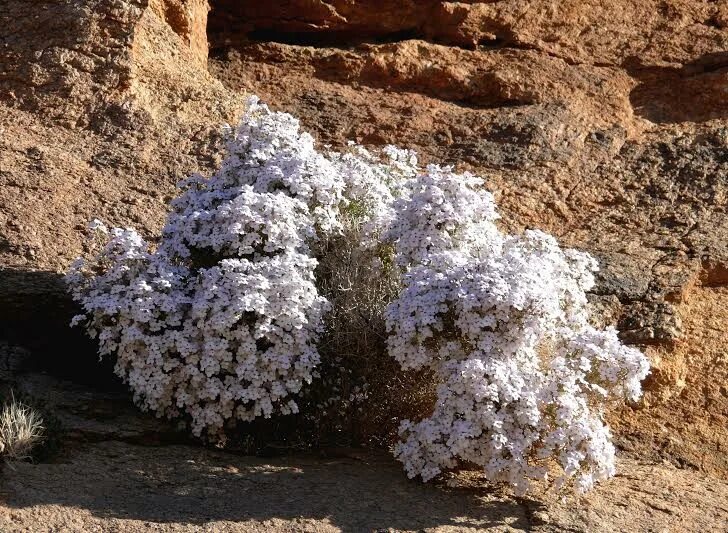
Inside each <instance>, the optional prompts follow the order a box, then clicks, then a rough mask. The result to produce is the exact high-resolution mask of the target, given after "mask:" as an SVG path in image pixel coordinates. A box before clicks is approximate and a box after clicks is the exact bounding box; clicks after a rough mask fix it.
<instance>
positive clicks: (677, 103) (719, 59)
mask: <svg viewBox="0 0 728 533" xmlns="http://www.w3.org/2000/svg"><path fill="white" fill-rule="evenodd" d="M626 69H627V72H628V73H629V74H630V75H631V76H633V77H634V78H636V79H637V80H639V81H640V84H639V85H637V87H635V88H634V89H633V90H632V92H631V93H630V95H629V99H630V102H631V104H632V107H633V108H634V111H635V113H636V114H637V115H639V116H641V117H643V118H646V119H648V120H650V121H651V122H654V123H656V124H669V123H679V122H706V121H708V120H713V119H725V118H728V93H727V92H726V91H728V52H718V53H712V54H706V55H704V56H701V57H699V58H698V59H696V60H694V61H691V62H689V63H686V64H685V65H683V66H682V67H681V68H673V67H642V66H640V65H639V64H638V63H637V61H636V60H634V61H631V62H628V64H627V65H626Z"/></svg>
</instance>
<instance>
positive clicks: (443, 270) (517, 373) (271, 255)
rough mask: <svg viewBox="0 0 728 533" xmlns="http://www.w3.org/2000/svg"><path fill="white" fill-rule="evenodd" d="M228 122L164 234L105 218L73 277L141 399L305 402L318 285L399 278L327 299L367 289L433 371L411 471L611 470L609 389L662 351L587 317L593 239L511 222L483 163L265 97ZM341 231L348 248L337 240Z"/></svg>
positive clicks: (253, 405)
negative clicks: (587, 246) (221, 145)
mask: <svg viewBox="0 0 728 533" xmlns="http://www.w3.org/2000/svg"><path fill="white" fill-rule="evenodd" d="M226 137H227V139H228V153H227V156H226V158H225V159H224V160H223V162H222V164H221V167H220V169H219V170H218V171H216V172H215V173H214V174H213V175H212V176H211V177H210V178H209V179H205V178H202V177H201V176H198V175H195V176H192V177H191V178H189V179H187V180H184V181H183V182H181V183H180V187H181V188H182V192H181V194H180V196H179V197H178V198H176V199H175V200H173V202H172V203H171V212H170V214H169V216H168V218H167V223H166V225H165V227H164V230H163V232H162V238H161V241H160V243H159V246H158V247H157V248H156V249H152V248H150V247H149V246H148V245H147V243H146V242H145V241H144V240H143V239H142V238H141V236H140V235H139V234H138V233H136V232H135V231H134V230H133V229H121V228H114V229H112V230H111V231H108V230H107V229H106V227H105V226H104V225H103V224H102V223H101V222H99V221H97V220H94V221H93V222H92V223H91V224H90V226H89V228H90V229H92V230H99V231H101V232H104V233H108V240H107V241H106V243H105V244H104V246H103V248H102V249H101V250H100V252H99V253H98V254H97V255H96V256H95V257H93V258H91V259H90V260H78V261H76V262H74V264H73V265H72V267H71V269H70V271H69V273H68V275H67V277H66V280H67V282H68V285H69V289H70V291H71V294H72V295H73V297H74V299H75V300H76V301H77V302H79V304H80V305H81V306H82V308H83V311H84V312H83V314H82V315H78V316H76V317H74V319H73V324H82V325H83V326H84V327H85V328H86V330H87V332H88V334H89V335H90V336H91V337H94V338H98V342H99V353H100V355H102V356H105V355H113V356H115V358H116V365H115V371H116V373H117V374H118V375H119V376H121V377H122V378H123V379H124V380H125V381H126V383H128V385H129V386H130V388H131V389H132V390H133V392H134V398H135V401H136V402H137V403H138V404H139V405H140V406H141V407H142V408H143V409H149V410H152V411H155V412H156V413H157V414H159V415H163V416H168V417H178V416H182V417H185V418H186V419H187V420H188V421H189V423H190V427H191V429H192V431H193V433H194V434H196V435H199V434H201V433H202V432H203V431H204V432H208V433H212V434H214V433H218V432H221V431H223V429H224V426H225V424H226V422H228V421H231V420H234V419H237V420H246V421H247V420H252V419H254V418H256V417H260V416H263V417H271V416H274V415H281V414H283V415H285V414H290V413H296V412H298V405H297V404H296V402H295V399H294V398H295V396H296V395H298V394H299V393H300V392H301V391H302V389H303V387H304V386H305V385H306V384H308V383H310V382H311V381H312V379H314V377H315V376H316V375H317V374H318V372H317V370H316V366H317V365H318V364H319V361H320V355H319V352H318V349H317V341H318V340H319V337H320V335H321V334H322V332H323V328H324V325H325V322H324V315H325V313H326V312H327V311H328V310H329V308H330V307H331V305H332V304H330V303H329V302H328V301H327V300H326V298H324V297H323V296H322V295H321V292H323V293H324V294H329V293H330V292H331V291H332V290H333V291H334V292H335V291H339V293H338V294H341V293H345V292H346V291H353V290H365V291H366V290H370V288H372V287H378V288H377V289H376V290H379V291H380V293H379V294H380V295H381V294H391V293H392V291H393V289H392V287H395V286H397V283H399V285H398V287H399V290H398V296H397V297H396V298H393V299H392V301H390V302H389V305H388V306H386V309H383V307H384V304H382V303H381V300H379V302H380V303H378V304H377V305H373V304H372V303H371V302H372V301H373V299H372V298H368V296H369V295H367V294H364V295H361V296H362V297H361V298H359V299H356V298H354V299H351V298H350V299H346V298H341V299H336V298H334V300H336V301H334V303H333V305H334V306H338V308H337V309H336V312H337V313H341V316H346V313H345V312H344V311H346V312H351V309H350V307H351V302H355V303H357V305H368V307H367V312H368V313H374V314H375V315H376V318H377V320H380V319H383V320H384V322H385V323H386V329H387V332H388V334H389V336H388V339H387V347H388V351H389V354H390V355H391V356H392V357H393V358H394V359H395V360H396V361H397V362H398V363H399V364H400V365H401V367H402V369H405V370H407V369H422V368H425V367H429V368H432V369H434V370H435V372H436V374H437V376H439V380H440V384H439V386H438V389H437V402H436V403H435V407H434V410H433V412H432V414H431V415H430V416H429V417H427V418H425V419H424V420H421V421H418V422H413V421H409V420H405V421H403V422H402V425H401V428H400V435H401V438H402V439H401V441H400V442H399V443H398V444H397V445H396V447H395V455H396V456H397V458H398V459H399V460H400V461H402V462H403V464H404V468H405V471H406V472H407V475H409V476H410V477H415V476H421V477H422V479H424V480H428V479H431V478H432V477H434V476H437V475H438V474H440V473H441V472H443V471H444V470H447V469H450V468H454V467H455V466H457V464H458V462H459V461H466V462H468V463H471V464H477V465H480V466H481V467H482V468H483V470H484V472H485V474H486V476H487V477H488V478H489V479H492V480H501V481H506V482H508V483H511V484H512V485H513V486H514V487H515V488H516V490H517V491H519V492H524V491H526V490H527V489H528V483H529V480H531V479H544V478H545V476H546V472H547V468H546V466H547V465H546V461H548V460H554V461H556V462H557V463H558V464H559V465H560V467H561V469H562V471H563V475H562V477H560V478H559V479H557V480H556V483H557V484H564V483H566V482H568V481H571V482H573V485H574V486H575V487H576V489H577V490H588V489H589V488H591V487H592V486H593V484H594V483H595V482H598V481H600V480H603V479H605V478H607V477H609V476H612V475H614V447H613V445H612V444H611V440H610V434H609V429H608V428H607V427H606V426H605V424H604V423H603V421H602V413H601V411H600V409H601V406H602V405H604V403H605V401H606V400H607V399H609V398H610V397H613V396H618V397H622V398H625V399H629V400H635V399H637V398H638V397H639V396H640V394H641V388H640V382H641V380H642V379H644V377H645V376H646V375H647V372H648V370H649V367H648V363H647V359H646V358H645V357H644V355H643V354H642V353H640V352H639V351H638V350H636V349H634V348H629V347H626V346H623V345H622V344H621V343H620V341H619V339H618V337H617V333H616V331H615V330H614V329H607V330H604V331H600V330H597V329H595V328H593V327H592V326H590V325H589V323H588V320H587V319H588V310H587V300H586V294H585V291H587V290H589V289H590V288H591V287H592V286H593V284H594V276H593V271H594V270H596V261H595V260H594V259H593V258H591V257H590V256H589V255H588V254H585V253H581V252H577V251H575V250H563V249H561V248H560V247H559V245H558V243H557V242H556V240H555V239H554V238H553V237H551V236H550V235H548V234H546V233H543V232H540V231H526V232H525V233H524V234H523V235H520V236H513V235H506V234H503V233H501V231H500V230H499V229H498V227H497V226H496V221H497V219H498V218H499V216H498V213H497V210H496V206H495V202H494V199H493V196H492V195H491V194H490V193H489V192H487V191H485V190H484V189H483V180H481V179H480V178H478V177H476V176H473V175H471V174H468V173H465V174H457V173H454V172H453V170H452V169H451V168H449V167H440V166H437V165H430V166H428V167H427V168H426V169H424V170H423V169H421V168H419V167H418V164H417V158H416V156H415V155H414V153H413V152H411V151H408V150H401V149H398V148H394V147H387V148H385V149H384V150H383V151H382V153H381V154H379V155H377V154H375V153H373V152H370V151H368V150H366V149H364V148H362V147H359V146H356V145H354V144H352V145H350V146H349V147H347V149H346V150H345V151H344V152H342V153H329V154H323V153H321V152H319V151H317V150H316V148H315V145H314V141H313V138H312V137H311V136H310V135H308V134H307V133H302V132H300V131H299V123H298V121H297V120H296V119H295V118H293V117H292V116H290V115H287V114H285V113H273V112H271V111H270V110H269V109H268V108H267V107H266V106H264V105H260V104H259V103H258V100H257V98H255V97H253V98H251V99H250V101H249V108H248V111H247V113H246V114H245V116H244V117H243V120H242V121H241V123H240V125H239V126H238V127H237V128H235V129H234V130H232V129H230V130H229V131H228V132H227V134H226ZM380 156H381V157H380ZM342 235H344V236H347V238H349V239H350V241H346V244H345V246H348V247H349V248H348V249H345V250H341V249H332V248H331V247H332V246H338V245H337V244H336V243H337V242H339V241H336V240H335V237H337V236H342ZM332 239H333V240H332ZM332 242H333V243H335V244H333V245H332V244H331V243H332ZM326 254H341V257H344V258H345V259H346V260H345V261H343V262H341V263H336V262H335V261H333V262H331V261H328V259H329V258H330V256H327V255H326ZM337 264H338V265H339V267H338V268H346V269H347V270H346V271H345V272H332V271H331V265H337ZM317 269H318V270H317ZM327 269H328V270H327ZM317 275H320V277H321V279H317ZM332 284H333V285H332ZM332 286H334V287H336V289H335V290H334V289H332ZM382 287H389V288H388V289H386V290H385V289H382ZM372 290H373V289H372ZM326 291H329V292H326ZM387 291H389V292H387ZM378 297H379V296H378ZM366 302H369V303H366ZM346 306H349V307H346ZM344 307H346V309H344ZM355 310H356V309H355ZM337 313H334V314H337ZM379 313H381V316H380V315H379ZM332 323H334V324H336V323H337V322H335V321H334V322H332ZM344 327H345V325H344ZM342 364H343V365H344V366H345V365H346V358H345V357H344V358H342ZM343 370H344V371H345V370H346V368H344V369H343ZM340 396H341V395H340V391H337V390H336V389H335V388H333V387H332V391H331V397H330V398H329V399H328V400H325V401H323V402H322V405H327V404H333V403H335V402H337V401H348V402H350V403H356V402H359V401H363V400H364V399H366V398H367V397H368V396H369V397H370V396H371V395H370V394H369V392H368V391H366V392H365V391H364V390H363V389H361V390H359V389H355V390H354V392H352V393H351V394H350V395H349V396H348V400H345V399H342V398H341V397H340ZM372 399H374V398H372Z"/></svg>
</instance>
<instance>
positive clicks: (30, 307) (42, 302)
mask: <svg viewBox="0 0 728 533" xmlns="http://www.w3.org/2000/svg"><path fill="white" fill-rule="evenodd" d="M79 312H80V310H79V308H78V307H77V306H76V304H75V303H74V302H73V300H71V298H70V296H69V295H68V293H67V292H66V286H65V283H64V281H63V276H62V275H61V274H59V273H57V272H49V271H42V270H17V269H0V340H5V341H7V343H9V344H11V345H17V346H22V347H24V348H26V349H27V350H28V351H29V352H30V354H31V355H30V357H29V358H28V359H27V361H25V363H24V364H23V368H22V369H19V370H22V371H29V370H33V371H43V372H47V373H49V374H52V375H54V376H56V377H59V378H62V379H65V380H69V381H72V382H74V383H78V384H83V385H85V386H88V387H91V388H94V389H100V390H104V391H108V390H115V391H122V390H125V389H124V387H123V386H122V384H121V382H120V381H119V380H118V379H117V378H116V377H115V376H114V373H113V361H111V360H110V359H106V360H102V361H99V357H98V355H97V346H96V343H95V342H94V341H92V340H91V339H89V338H88V337H86V335H85V334H84V332H83V330H82V329H81V328H71V327H70V326H69V324H70V322H71V318H72V317H73V316H74V315H75V314H77V313H79Z"/></svg>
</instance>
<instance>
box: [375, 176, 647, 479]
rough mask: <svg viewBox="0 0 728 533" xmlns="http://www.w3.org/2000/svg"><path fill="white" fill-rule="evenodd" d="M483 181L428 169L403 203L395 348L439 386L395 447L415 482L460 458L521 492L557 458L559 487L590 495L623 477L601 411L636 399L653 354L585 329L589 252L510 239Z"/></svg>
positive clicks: (396, 231)
mask: <svg viewBox="0 0 728 533" xmlns="http://www.w3.org/2000/svg"><path fill="white" fill-rule="evenodd" d="M480 185H481V182H480V180H479V179H478V178H475V177H473V176H471V175H469V174H464V175H458V174H454V173H452V171H451V170H450V169H449V168H440V167H437V166H430V167H428V168H427V171H426V172H425V173H424V174H421V175H419V176H418V177H417V178H416V179H414V180H411V181H410V182H409V184H408V188H409V194H407V195H406V196H405V197H404V198H402V199H400V200H399V201H398V202H397V207H396V212H397V215H398V216H397V219H396V221H395V222H394V223H393V225H392V226H391V228H390V230H389V233H388V237H389V238H390V239H392V240H394V242H395V243H396V244H395V250H396V257H397V260H398V262H399V264H400V265H401V266H402V267H403V269H404V276H403V285H404V286H403V289H402V292H401V294H400V295H399V297H398V298H397V299H396V300H395V301H394V302H392V303H391V305H390V306H389V307H388V309H387V311H386V320H387V328H388V331H389V332H390V333H391V336H390V337H389V339H388V345H389V352H390V354H391V355H392V356H393V357H394V358H395V359H396V360H397V361H398V362H399V363H400V364H401V366H402V367H403V368H405V369H417V368H422V367H425V366H432V367H434V368H435V369H436V370H437V372H438V374H439V375H440V378H441V384H440V385H439V388H438V395H437V403H436V405H435V408H434V412H433V413H432V415H431V416H430V417H429V418H426V419H424V420H422V421H420V422H418V423H412V422H410V421H405V422H404V423H403V424H402V426H401V431H400V433H401V435H402V436H403V438H404V440H403V441H402V442H400V443H399V444H398V445H397V446H396V449H395V454H396V456H397V457H398V458H399V459H400V460H401V461H402V462H403V463H404V466H405V469H406V471H407V473H408V475H409V476H410V477H414V476H417V475H420V476H422V478H423V479H424V480H428V479H431V478H432V477H434V476H436V475H437V474H439V473H440V472H441V471H443V469H447V468H453V467H455V466H456V464H457V462H458V461H461V460H462V461H467V462H470V463H474V464H478V465H480V466H482V467H483V468H484V470H485V473H486V475H487V477H488V478H489V479H491V480H502V481H507V482H509V483H511V484H512V485H514V486H515V487H516V489H517V490H519V491H521V492H524V491H525V490H527V488H528V484H529V479H544V478H545V477H546V475H547V468H546V460H547V459H549V458H555V459H556V460H557V461H558V463H559V464H560V466H561V467H562V469H563V475H562V476H560V478H559V479H558V480H557V484H563V483H564V482H565V481H567V480H568V479H570V478H572V477H573V478H574V481H575V484H576V486H577V488H578V489H579V490H586V489H588V488H590V487H591V486H592V485H593V483H594V482H595V481H599V480H601V479H605V478H607V477H609V476H611V475H613V473H614V448H613V446H612V444H611V442H610V436H609V430H608V428H607V427H606V426H605V425H604V423H603V422H602V419H601V410H600V406H601V404H602V403H603V402H604V399H605V398H606V397H607V395H608V394H615V395H621V396H623V397H627V398H631V399H635V398H637V397H638V396H639V395H640V393H641V391H640V381H641V380H642V379H644V377H645V376H646V374H647V372H648V363H647V359H646V358H645V357H644V355H643V354H642V353H641V352H639V351H638V350H636V349H633V348H628V347H625V346H623V345H622V344H621V343H620V342H619V340H618V338H617V335H616V331H615V330H613V329H609V330H607V331H597V330H595V329H594V328H592V327H591V326H590V325H589V324H588V322H587V318H588V313H587V309H586V305H587V300H586V295H585V292H584V291H585V290H587V289H589V288H590V287H591V286H592V285H593V283H594V280H593V276H592V271H593V270H595V269H596V262H595V261H594V259H592V258H591V257H590V256H588V255H587V254H584V253H580V252H576V251H574V250H562V249H560V248H559V246H558V244H557V242H556V241H555V239H553V237H551V236H549V235H547V234H545V233H542V232H540V231H526V232H525V234H524V235H523V236H521V237H515V236H508V235H504V234H502V233H501V232H500V231H499V230H498V228H497V227H496V226H495V224H494V222H495V220H496V219H497V217H498V215H497V213H496V209H495V204H494V201H493V197H492V196H491V195H490V194H489V193H487V192H484V191H482V189H480V188H479V187H480Z"/></svg>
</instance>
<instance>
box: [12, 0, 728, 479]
mask: <svg viewBox="0 0 728 533" xmlns="http://www.w3.org/2000/svg"><path fill="white" fill-rule="evenodd" d="M209 6H210V8H211V10H210V12H209V16H208V4H207V3H205V2H204V1H203V0H151V1H147V0H109V1H101V0H81V1H77V2H70V3H69V2H65V1H63V0H44V1H42V2H32V3H28V2H23V1H22V0H9V1H6V2H4V3H3V4H2V5H0V339H7V340H10V341H12V343H13V345H17V344H22V345H24V346H26V347H29V348H30V349H31V351H32V353H33V354H35V357H36V358H38V357H40V358H41V359H43V361H44V363H43V364H44V365H46V367H47V368H50V369H52V370H53V372H54V373H62V368H63V367H67V368H66V374H65V375H64V377H69V375H70V374H73V373H78V370H79V369H81V368H88V365H89V361H90V360H92V359H94V354H93V345H92V344H89V343H87V342H86V341H84V340H82V339H81V336H80V334H79V333H78V332H75V333H74V332H69V330H68V328H67V327H66V324H67V322H68V319H69V318H70V316H71V315H72V314H73V313H74V308H73V306H72V305H71V303H70V302H69V300H68V297H67V296H66V295H65V292H64V288H63V285H62V282H61V275H62V273H63V272H64V271H65V270H66V269H67V267H68V265H69V264H70V262H71V261H72V260H73V258H75V257H76V256H77V255H78V254H80V253H82V252H83V251H84V250H83V228H84V227H85V225H86V223H87V222H88V220H90V219H92V218H101V219H104V220H105V221H107V222H108V223H110V224H112V225H122V226H126V225H133V226H134V227H136V228H138V229H140V230H141V231H142V233H143V234H144V235H145V236H148V237H154V236H155V235H156V234H157V233H158V231H159V228H160V225H161V223H162V221H163V219H164V215H165V210H166V207H165V205H166V202H167V201H168V200H169V199H170V198H171V197H172V196H173V195H174V194H175V188H174V184H175V183H176V181H177V180H179V179H180V178H182V177H184V176H186V175H188V174H190V173H191V172H195V171H201V172H207V171H209V170H210V169H211V168H213V167H214V165H215V164H216V162H217V158H218V157H219V153H220V147H221V146H220V140H221V136H220V129H219V128H220V125H221V124H222V123H223V122H234V121H235V120H236V118H237V115H238V114H239V112H240V111H241V109H242V106H243V101H244V100H243V93H244V92H246V91H247V92H255V93H257V94H259V95H260V96H262V98H263V99H264V101H266V102H268V103H270V104H271V105H272V106H273V107H274V108H276V109H280V110H283V111H289V112H292V113H294V114H296V115H297V116H299V117H300V118H301V120H302V122H303V124H304V126H305V127H306V128H307V129H310V130H311V131H313V132H314V133H315V134H316V136H317V137H318V138H319V140H320V141H321V142H323V143H327V144H330V145H332V146H341V145H342V144H344V143H345V142H346V141H347V140H349V139H353V140H356V141H358V142H361V143H364V144H367V145H374V146H379V145H383V144H386V143H393V144H398V145H402V146H408V147H413V148H416V149H417V150H418V151H419V152H420V154H421V157H422V158H423V159H424V160H426V161H430V160H437V161H442V162H446V163H451V164H457V165H458V166H459V167H460V168H461V169H469V170H473V171H475V172H478V173H480V174H482V175H483V176H485V177H486V178H487V180H488V187H489V188H490V189H491V190H493V191H494V192H495V194H496V196H497V201H498V203H499V206H500V210H501V212H502V215H503V224H504V227H506V228H507V229H509V230H511V231H519V230H521V229H523V228H527V227H536V228H540V229H544V230H547V231H550V232H552V233H554V234H555V235H557V236H558V237H559V239H560V240H561V241H562V242H564V243H566V244H567V245H569V246H575V247H578V248H581V249H585V250H587V251H589V252H591V253H593V254H594V255H595V256H596V257H598V258H599V260H600V264H601V272H600V273H599V275H598V285H597V287H596V289H595V291H594V294H593V295H592V300H593V302H594V306H595V309H598V310H600V315H599V317H597V318H596V320H597V321H598V322H601V323H603V324H607V323H617V324H618V325H619V327H620V328H621V329H622V331H623V335H624V338H625V339H626V340H629V341H630V342H635V343H638V344H642V345H645V346H649V348H648V350H649V353H650V354H651V355H652V356H653V357H654V358H655V361H656V362H657V363H658V364H657V365H656V370H655V373H654V375H653V377H652V378H651V380H650V381H649V382H648V383H647V387H648V389H649V395H648V399H647V402H646V403H645V404H643V405H642V406H641V409H637V407H639V406H635V410H632V408H630V409H627V410H625V411H623V412H621V413H620V414H619V416H620V417H622V418H621V419H618V420H616V421H615V423H614V425H615V427H616V428H617V431H618V432H620V433H619V435H620V437H619V438H620V439H621V440H620V443H621V444H622V445H623V446H624V447H628V448H630V449H632V450H635V453H640V454H649V453H654V454H655V457H656V458H658V459H659V458H661V457H662V456H661V454H667V456H669V457H670V460H672V461H674V462H676V463H680V462H682V463H683V464H691V465H696V466H698V467H700V468H704V469H706V470H709V471H718V472H723V471H725V447H724V444H721V442H723V443H724V439H725V438H726V436H725V433H724V432H721V431H720V430H710V429H709V427H710V424H711V423H713V424H719V425H720V424H723V427H725V423H724V422H725V421H724V418H721V416H722V415H720V414H719V411H721V410H723V412H725V404H724V401H725V393H724V392H721V391H724V390H725V389H724V388H723V389H721V388H720V386H719V385H717V384H716V380H717V379H719V378H718V376H722V375H723V374H721V372H723V368H724V366H723V365H724V363H723V361H724V357H723V354H724V353H725V350H724V348H723V347H724V346H726V345H727V344H728V340H727V339H725V330H726V328H725V327H724V325H722V324H721V323H719V322H715V320H725V315H724V314H722V312H721V311H720V309H721V305H722V304H720V303H719V302H722V301H723V300H722V298H723V293H722V292H721V291H722V290H723V288H724V286H725V284H726V283H728V213H727V212H726V210H727V201H728V200H727V199H728V108H727V107H726V102H728V99H727V98H726V87H728V78H727V77H726V76H728V56H727V55H726V50H728V27H727V26H726V24H727V22H726V21H727V20H728V18H726V17H728V12H726V8H725V7H724V6H723V5H722V4H720V3H716V2H710V1H707V0H705V1H703V0H700V1H694V0H669V1H657V0H649V1H641V0H619V1H617V2H606V1H599V0H593V1H588V2H584V1H577V0H568V1H564V2H559V3H555V2H551V1H546V0H538V1H526V0H516V1H513V2H498V1H489V2H441V1H434V0H432V1H430V0H427V1H423V2H414V1H407V0H403V1H395V0H377V1H376V2H360V1H356V0H332V1H328V2H323V1H319V0H305V1H304V0H293V1H286V2H282V1H278V0H271V1H269V2H258V1H248V0H213V1H211V2H210V4H209ZM208 42H209V44H208ZM208 48H209V49H210V50H212V56H211V57H210V61H209V71H208V69H206V68H205V66H206V65H205V60H206V58H207V50H208ZM716 294H718V296H715V295H716ZM716 298H717V300H716ZM717 302H718V303H717ZM705 324H709V327H707V326H705ZM723 324H724V323H723ZM721 350H723V351H721ZM84 357H86V359H84ZM73 361H75V362H76V363H73ZM74 364H75V365H76V366H74ZM91 374H92V375H91V376H88V378H89V381H91V380H92V379H96V378H97V377H98V376H100V374H93V372H92V373H91ZM706 383H707V385H706ZM686 391H687V392H686ZM686 395H687V396H686ZM63 409H66V410H68V411H69V412H72V411H73V409H76V407H64V408H63ZM706 412H707V413H708V414H707V415H706ZM676 416H677V417H678V421H677V422H680V423H682V422H684V421H685V420H689V422H688V423H685V424H682V426H684V427H682V426H681V424H680V423H677V422H675V420H674V419H675V418H676ZM619 420H622V423H618V422H619ZM666 423H669V424H668V425H670V424H671V425H670V434H671V435H673V436H674V435H678V436H679V438H677V437H676V440H675V441H674V442H673V441H669V442H668V441H667V440H665V437H664V435H663V432H662V430H661V429H659V428H661V427H665V424H666ZM89 431H90V432H91V433H93V431H96V430H89ZM104 431H106V430H104ZM721 446H722V447H721ZM665 450H667V451H665ZM696 450H697V451H696Z"/></svg>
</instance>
